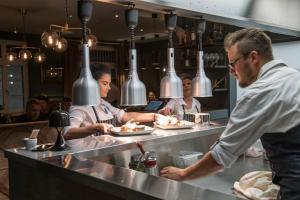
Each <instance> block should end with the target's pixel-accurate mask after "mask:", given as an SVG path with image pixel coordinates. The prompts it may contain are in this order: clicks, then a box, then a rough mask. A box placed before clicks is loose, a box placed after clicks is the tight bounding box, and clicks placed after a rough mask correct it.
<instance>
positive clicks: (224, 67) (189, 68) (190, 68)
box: [175, 65, 228, 70]
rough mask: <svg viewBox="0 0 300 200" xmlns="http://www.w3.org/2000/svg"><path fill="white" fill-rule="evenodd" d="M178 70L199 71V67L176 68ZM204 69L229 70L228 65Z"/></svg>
mask: <svg viewBox="0 0 300 200" xmlns="http://www.w3.org/2000/svg"><path fill="white" fill-rule="evenodd" d="M175 68H176V69H183V70H195V69H198V67H197V66H191V67H178V68H177V67H175ZM204 69H228V67H227V66H226V65H215V66H214V67H204Z"/></svg>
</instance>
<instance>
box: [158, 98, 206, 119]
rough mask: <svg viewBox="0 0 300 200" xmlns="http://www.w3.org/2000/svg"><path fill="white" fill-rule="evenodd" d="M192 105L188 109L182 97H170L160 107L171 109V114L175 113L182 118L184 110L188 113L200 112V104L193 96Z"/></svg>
mask: <svg viewBox="0 0 300 200" xmlns="http://www.w3.org/2000/svg"><path fill="white" fill-rule="evenodd" d="M192 100H193V102H192V107H191V108H190V109H188V108H186V103H185V101H184V100H183V99H171V100H170V101H169V102H168V103H167V105H166V106H165V107H164V108H162V110H163V109H165V108H166V107H168V108H170V109H172V110H173V114H174V115H176V116H177V117H178V118H179V119H183V114H184V112H185V113H186V114H188V113H199V112H201V104H200V103H199V101H198V100H197V99H195V98H193V99H192Z"/></svg>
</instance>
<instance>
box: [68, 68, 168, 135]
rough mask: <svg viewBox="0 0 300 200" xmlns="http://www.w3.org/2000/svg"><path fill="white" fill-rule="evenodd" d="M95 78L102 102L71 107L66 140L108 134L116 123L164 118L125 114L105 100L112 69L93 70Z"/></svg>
mask: <svg viewBox="0 0 300 200" xmlns="http://www.w3.org/2000/svg"><path fill="white" fill-rule="evenodd" d="M93 77H94V79H95V80H97V82H98V83H99V86H100V88H99V89H100V95H101V100H100V102H99V105H97V106H71V108H70V123H71V125H70V126H68V127H65V129H64V135H65V138H66V139H76V138H83V137H86V136H90V135H92V134H95V133H98V132H104V133H107V132H108V129H109V128H110V127H111V125H114V126H115V125H116V122H117V121H118V122H127V121H129V120H134V121H136V122H151V121H155V119H156V118H158V117H163V116H161V115H159V114H155V113H137V112H125V111H124V110H121V109H118V108H116V107H114V106H112V105H111V104H110V103H108V102H107V101H105V100H104V99H103V98H104V97H106V96H107V93H108V91H109V90H110V82H111V74H110V68H108V67H106V66H104V65H100V66H97V68H95V69H94V70H93Z"/></svg>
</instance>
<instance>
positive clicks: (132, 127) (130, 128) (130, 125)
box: [111, 120, 154, 136]
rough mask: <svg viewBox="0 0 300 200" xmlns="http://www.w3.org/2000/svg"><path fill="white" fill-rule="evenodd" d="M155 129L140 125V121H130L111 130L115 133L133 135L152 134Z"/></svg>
mask: <svg viewBox="0 0 300 200" xmlns="http://www.w3.org/2000/svg"><path fill="white" fill-rule="evenodd" d="M153 131H154V128H152V127H149V126H145V125H139V123H138V122H133V121H132V120H131V121H128V122H127V123H126V124H124V125H122V126H121V127H113V128H112V129H111V132H112V133H113V134H115V135H119V136H131V135H144V134H150V133H152V132H153Z"/></svg>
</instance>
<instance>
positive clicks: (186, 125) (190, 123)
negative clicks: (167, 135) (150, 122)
mask: <svg viewBox="0 0 300 200" xmlns="http://www.w3.org/2000/svg"><path fill="white" fill-rule="evenodd" d="M185 123H186V124H184V125H182V126H177V125H167V126H163V125H158V124H155V127H157V128H160V129H164V130H172V129H186V128H193V127H194V125H195V123H193V122H185Z"/></svg>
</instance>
